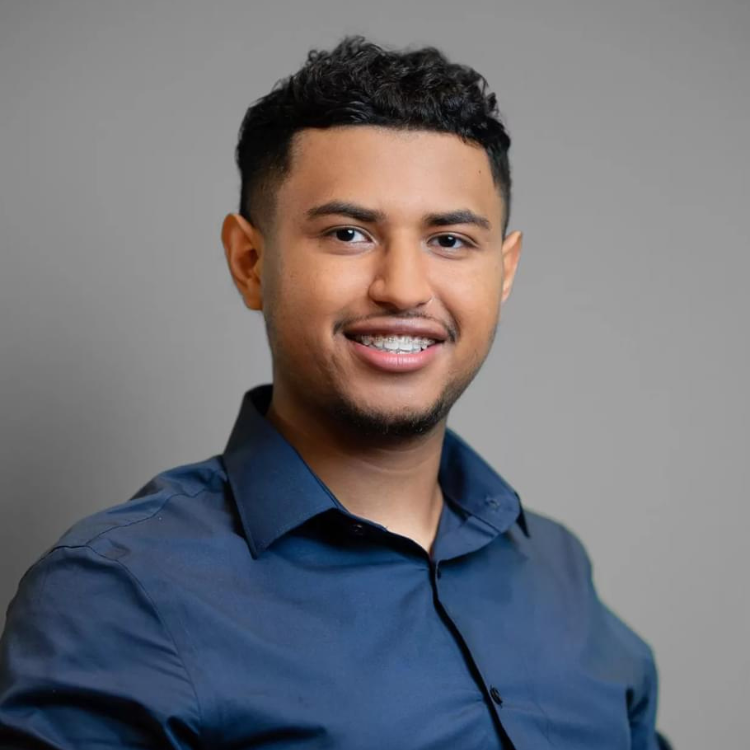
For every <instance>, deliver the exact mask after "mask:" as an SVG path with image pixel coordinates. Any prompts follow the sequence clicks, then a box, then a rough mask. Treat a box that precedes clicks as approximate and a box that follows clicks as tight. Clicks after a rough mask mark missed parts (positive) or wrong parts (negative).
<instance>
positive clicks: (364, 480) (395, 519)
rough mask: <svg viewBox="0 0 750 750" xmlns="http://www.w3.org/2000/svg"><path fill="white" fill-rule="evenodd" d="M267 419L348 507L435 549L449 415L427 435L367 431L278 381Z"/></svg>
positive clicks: (429, 550)
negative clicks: (298, 399)
mask: <svg viewBox="0 0 750 750" xmlns="http://www.w3.org/2000/svg"><path fill="white" fill-rule="evenodd" d="M266 419H268V420H269V421H270V422H271V423H272V424H273V425H274V427H275V428H276V429H277V430H278V431H279V432H280V433H281V434H282V435H283V436H284V438H286V440H288V441H289V443H291V445H293V446H294V448H295V449H296V450H297V451H298V452H299V454H300V455H301V456H302V458H303V459H304V460H305V462H306V463H307V464H308V466H310V468H311V469H312V470H313V471H314V472H315V474H316V475H317V476H318V477H319V478H320V479H321V481H323V482H324V483H325V485H326V486H327V487H328V488H329V489H330V490H331V492H332V493H333V494H334V495H335V496H336V498H337V499H338V501H339V502H340V503H341V504H342V505H343V506H344V507H345V508H346V509H347V510H348V511H349V512H350V513H353V514H354V515H357V516H360V517H362V518H366V519H367V520H370V521H374V522H375V523H378V524H380V525H382V526H385V527H386V528H387V529H388V530H389V531H391V532H393V533H395V534H400V535H402V536H405V537H407V538H409V539H412V540H413V541H415V542H416V543H417V544H419V545H420V546H421V547H422V548H423V549H425V550H426V551H427V552H428V553H429V552H431V549H432V545H433V542H434V540H435V535H436V533H437V526H438V523H439V520H440V513H441V511H442V508H443V494H442V491H441V489H440V485H439V484H438V470H439V468H440V455H441V452H442V446H443V439H444V437H445V427H446V420H443V421H441V422H440V423H439V424H438V425H437V426H436V427H435V428H434V429H433V430H431V431H430V432H429V433H426V434H423V435H414V436H410V437H399V438H393V437H375V438H372V437H363V436H362V435H361V434H356V432H355V431H349V430H346V428H345V427H343V426H342V425H340V424H335V423H333V422H332V421H330V420H326V419H325V418H321V415H320V414H311V413H310V412H309V411H308V410H305V409H304V407H303V406H301V405H299V404H297V403H295V401H294V399H292V398H290V397H288V396H287V394H285V393H282V392H281V390H278V391H277V388H276V387H275V386H274V391H273V397H272V400H271V404H270V406H269V408H268V411H267V413H266Z"/></svg>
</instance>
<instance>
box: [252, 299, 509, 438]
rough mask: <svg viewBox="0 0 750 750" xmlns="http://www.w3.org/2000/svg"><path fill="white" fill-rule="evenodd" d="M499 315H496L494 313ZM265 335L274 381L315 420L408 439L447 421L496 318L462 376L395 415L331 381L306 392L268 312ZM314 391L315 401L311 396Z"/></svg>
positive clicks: (476, 366) (307, 387) (356, 432)
mask: <svg viewBox="0 0 750 750" xmlns="http://www.w3.org/2000/svg"><path fill="white" fill-rule="evenodd" d="M498 313H499V311H498ZM264 318H265V327H266V335H267V339H268V343H269V346H270V348H271V351H272V354H273V361H274V381H276V380H277V378H278V376H279V375H280V374H281V373H282V372H283V373H286V377H285V380H286V381H287V382H289V383H293V384H294V386H295V387H294V390H295V391H296V392H297V393H306V394H307V397H306V400H307V404H308V406H310V407H312V409H313V411H314V412H316V413H317V414H318V416H319V418H321V419H323V420H324V421H330V422H331V423H332V424H335V425H337V426H338V427H339V428H340V429H341V431H342V432H344V433H348V434H351V435H356V436H357V437H364V438H370V439H378V438H381V439H386V440H387V439H394V440H398V439H408V438H412V437H417V436H420V435H425V434H428V433H429V432H431V431H432V430H433V429H434V428H435V427H436V426H437V425H438V424H439V423H440V422H442V421H443V420H444V419H446V418H447V417H448V414H449V413H450V410H451V409H452V408H453V405H454V404H455V403H456V401H458V399H459V398H460V396H461V395H462V394H463V392H464V391H465V390H466V389H467V388H468V387H469V385H470V383H471V382H472V381H473V380H474V378H475V377H476V375H477V373H478V372H479V370H480V369H481V367H482V365H483V364H484V362H485V360H486V359H487V356H488V355H489V353H490V350H491V349H492V346H493V344H494V341H495V336H496V334H497V329H498V323H499V314H498V318H497V319H496V320H495V325H494V326H493V328H492V331H491V335H490V340H489V342H488V345H487V347H486V349H485V351H484V353H483V354H482V355H481V356H480V357H479V359H478V361H475V362H474V365H473V366H472V367H471V368H470V369H469V370H468V371H466V372H463V373H461V374H460V375H455V374H454V377H453V378H452V379H451V380H449V382H448V383H446V385H445V387H444V388H443V390H442V392H441V393H440V395H439V396H438V397H437V398H436V399H435V400H434V401H433V402H432V404H430V405H429V406H427V407H424V408H422V409H412V410H406V409H400V410H398V411H397V412H391V411H387V410H385V409H379V408H377V407H369V406H367V405H363V404H362V403H361V402H359V401H355V400H354V399H353V398H350V397H349V396H348V394H347V393H346V391H345V390H343V389H341V388H336V387H335V385H334V382H335V379H333V378H331V379H330V380H329V379H328V378H325V377H324V378H323V380H324V381H326V380H328V385H329V387H328V388H325V389H323V390H321V389H319V388H310V383H309V381H307V382H306V379H305V378H304V377H301V375H302V373H303V372H304V369H303V368H296V367H294V365H293V358H292V357H289V356H287V352H288V351H290V349H287V348H285V347H283V346H279V345H278V344H279V341H278V337H277V335H276V326H275V320H274V317H273V316H272V315H270V314H268V312H267V313H266V314H265V316H264ZM315 391H317V398H316V397H314V396H313V395H312V394H313V393H314V392H315Z"/></svg>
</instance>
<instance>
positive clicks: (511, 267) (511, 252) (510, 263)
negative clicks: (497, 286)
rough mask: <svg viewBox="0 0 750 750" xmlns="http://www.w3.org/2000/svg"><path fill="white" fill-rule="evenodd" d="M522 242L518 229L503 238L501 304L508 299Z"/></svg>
mask: <svg viewBox="0 0 750 750" xmlns="http://www.w3.org/2000/svg"><path fill="white" fill-rule="evenodd" d="M522 244H523V235H522V234H521V232H519V231H515V232H511V233H510V234H509V235H508V236H507V237H506V238H505V240H503V249H502V253H503V290H502V296H501V298H500V304H503V303H504V302H505V300H506V299H508V297H509V296H510V290H511V289H512V288H513V279H514V278H515V276H516V269H517V268H518V261H519V259H520V257H521V246H522Z"/></svg>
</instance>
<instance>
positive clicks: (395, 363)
mask: <svg viewBox="0 0 750 750" xmlns="http://www.w3.org/2000/svg"><path fill="white" fill-rule="evenodd" d="M347 341H348V342H349V343H350V344H351V345H352V346H353V347H354V351H355V352H356V354H357V355H358V356H359V357H360V359H362V360H363V361H364V362H366V363H367V364H368V365H371V366H373V367H375V368H376V369H378V370H382V371H383V372H414V371H415V370H421V369H422V368H423V367H426V366H427V365H428V364H429V363H430V362H432V360H433V359H435V357H437V355H438V353H439V352H440V350H441V349H442V348H443V344H442V342H441V343H436V344H432V346H428V347H427V348H426V349H422V351H420V352H413V353H411V354H395V353H394V352H389V351H383V350H382V349H375V348H374V347H372V346H365V345H364V344H360V343H359V341H354V339H347Z"/></svg>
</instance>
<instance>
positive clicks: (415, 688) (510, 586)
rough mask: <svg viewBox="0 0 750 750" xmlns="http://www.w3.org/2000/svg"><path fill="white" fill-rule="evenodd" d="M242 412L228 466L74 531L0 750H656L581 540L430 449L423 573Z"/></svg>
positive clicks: (13, 660)
mask: <svg viewBox="0 0 750 750" xmlns="http://www.w3.org/2000/svg"><path fill="white" fill-rule="evenodd" d="M270 396H271V386H269V385H266V386H259V387H257V388H255V389H253V390H251V391H249V392H248V393H247V394H246V395H245V398H244V401H243V404H242V408H241V411H240V415H239V417H238V420H237V422H236V424H235V427H234V430H233V432H232V435H231V437H230V440H229V443H228V445H227V447H226V450H225V452H224V453H223V454H222V455H217V456H214V457H213V458H210V459H208V460H205V461H202V462H200V463H195V464H191V465H187V466H181V467H178V468H174V469H171V470H169V471H166V472H164V473H162V474H160V475H158V476H157V477H155V478H154V479H152V480H151V481H150V482H149V483H148V484H146V486H145V487H143V488H142V489H141V490H140V491H139V492H138V493H137V494H136V495H135V496H134V497H133V498H132V499H130V500H129V501H128V502H125V503H122V504H120V505H117V506H115V507H113V508H109V509H107V510H104V511H101V512H99V513H96V514H94V515H92V516H89V517H88V518H85V519H83V520H81V521H79V522H78V523H76V524H75V525H74V526H73V527H72V528H70V529H69V530H68V531H67V532H66V533H65V534H64V535H63V536H62V538H61V539H60V540H59V541H58V542H57V543H56V544H55V545H53V546H52V547H51V548H50V549H49V550H47V551H46V552H45V553H44V554H43V555H42V556H41V557H40V558H39V559H38V560H37V561H36V563H35V564H34V565H33V566H32V567H31V568H30V569H29V570H28V571H27V572H26V574H25V575H24V577H23V578H22V580H21V582H20V584H19V588H18V592H17V594H16V596H15V597H14V599H13V601H12V602H11V604H10V606H9V608H8V612H7V623H6V628H5V632H4V635H3V638H2V641H1V642H0V747H3V748H5V747H18V748H21V747H24V748H26V747H34V748H56V749H58V750H68V748H70V749H71V750H72V749H73V748H76V750H94V749H96V750H104V749H105V748H211V750H219V749H220V748H233V749H239V748H264V749H265V748H274V749H281V748H290V749H291V748H346V749H347V750H369V749H371V748H372V749H373V750H375V749H376V748H377V749H378V750H381V749H382V748H388V749H390V748H394V750H428V749H429V750H486V749H487V748H516V749H517V750H542V749H543V748H556V749H557V750H590V749H591V750H593V749H594V748H596V749H597V750H626V749H628V748H637V749H638V750H653V749H654V748H657V747H658V745H657V735H656V732H655V728H654V722H655V712H656V684H657V683H656V671H655V666H654V659H653V656H652V653H651V650H650V649H649V647H648V645H647V644H646V643H644V642H643V641H642V640H641V639H640V638H639V637H638V636H637V635H635V634H634V633H633V632H632V631H631V630H630V629H629V628H628V627H627V626H626V625H625V624H624V623H623V622H622V621H621V620H619V619H618V618H617V617H616V616H615V615H614V614H613V613H612V612H611V611H610V610H609V609H607V607H605V606H604V605H603V604H602V602H601V601H600V600H599V598H598V597H597V594H596V592H595V590H594V587H593V585H592V578H591V565H590V563H589V560H588V558H587V555H586V553H585V551H584V549H583V547H582V546H581V544H580V542H579V541H578V540H577V539H576V537H575V536H573V535H572V534H571V533H570V532H569V531H568V530H566V529H565V528H564V527H563V526H561V525H560V524H558V523H556V522H554V521H552V520H549V519H546V518H544V517H542V516H540V515H538V514H535V513H531V512H529V511H527V512H526V513H524V511H523V509H522V507H521V503H520V500H519V497H518V494H517V493H516V492H515V490H514V489H513V488H512V487H511V486H510V485H509V484H508V483H507V482H506V481H505V480H504V479H503V478H502V477H501V476H499V475H498V474H497V473H496V472H495V471H494V470H493V469H492V468H491V467H490V466H489V465H488V464H487V463H485V462H484V461H483V460H482V458H480V457H479V456H478V455H477V454H476V453H475V452H474V451H472V449H471V448H470V447H469V446H468V445H467V444H466V443H465V442H463V440H462V439H461V438H460V437H458V436H457V435H456V434H455V433H453V432H452V431H450V430H448V431H447V433H446V437H445V441H444V446H443V452H442V457H441V464H440V473H439V482H440V486H441V488H442V490H443V494H444V497H445V503H444V510H443V513H442V515H441V518H440V523H439V528H438V532H437V537H436V540H435V544H434V548H433V554H432V555H431V556H430V555H428V554H427V553H426V552H425V550H424V549H422V548H421V547H420V546H419V545H418V544H416V543H415V542H413V541H412V540H410V539H407V538H406V537H403V536H400V535H398V534H394V533H391V532H389V531H388V530H387V529H386V528H385V527H383V526H381V525H379V524H377V523H373V522H370V521H368V520H366V519H365V518H361V517H358V516H356V515H354V514H352V513H350V512H348V511H347V510H346V509H345V508H344V507H343V506H342V505H341V503H339V502H338V501H337V499H336V498H335V497H334V496H333V494H332V493H331V492H330V490H329V489H328V488H327V487H326V486H325V485H324V484H323V483H322V482H321V481H320V479H319V478H318V477H317V476H316V475H315V474H314V473H313V472H312V471H311V470H310V468H309V467H308V466H307V464H305V462H304V461H303V460H302V458H301V457H300V455H299V454H298V453H297V452H296V451H295V450H294V448H292V446H291V445H290V444H289V443H288V442H287V441H286V440H285V439H284V438H283V437H282V436H281V434H280V433H279V432H277V431H276V429H275V428H274V427H273V425H272V424H271V423H270V422H269V421H268V420H267V419H266V418H265V416H264V415H265V412H266V409H267V407H268V404H269V401H270Z"/></svg>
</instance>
